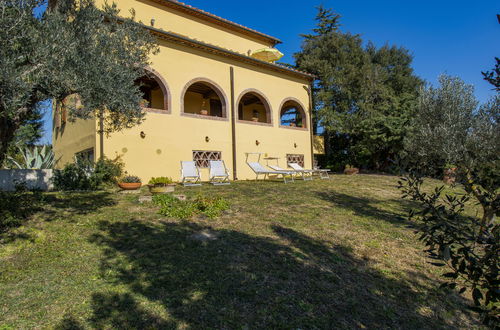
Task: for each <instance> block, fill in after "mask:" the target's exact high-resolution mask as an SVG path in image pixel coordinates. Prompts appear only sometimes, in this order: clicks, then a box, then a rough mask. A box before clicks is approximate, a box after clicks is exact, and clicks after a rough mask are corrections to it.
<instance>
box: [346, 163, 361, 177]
mask: <svg viewBox="0 0 500 330" xmlns="http://www.w3.org/2000/svg"><path fill="white" fill-rule="evenodd" d="M358 173H359V168H357V167H354V166H352V165H346V166H345V169H344V174H347V175H354V174H358Z"/></svg>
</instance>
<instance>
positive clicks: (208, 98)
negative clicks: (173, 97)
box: [182, 79, 227, 118]
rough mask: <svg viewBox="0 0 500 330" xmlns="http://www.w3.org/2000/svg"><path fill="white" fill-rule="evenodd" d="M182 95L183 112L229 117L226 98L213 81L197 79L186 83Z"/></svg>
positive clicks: (201, 115)
mask: <svg viewBox="0 0 500 330" xmlns="http://www.w3.org/2000/svg"><path fill="white" fill-rule="evenodd" d="M186 87H187V88H185V89H184V93H183V96H182V112H183V113H184V114H188V115H196V116H200V117H204V116H206V117H219V118H227V115H226V99H225V97H224V95H223V93H222V91H221V89H220V88H219V87H218V86H217V85H216V84H215V83H213V82H211V81H207V80H204V79H195V80H192V81H191V82H190V83H188V84H187V85H186Z"/></svg>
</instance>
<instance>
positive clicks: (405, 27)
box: [44, 0, 500, 141]
mask: <svg viewBox="0 0 500 330" xmlns="http://www.w3.org/2000/svg"><path fill="white" fill-rule="evenodd" d="M185 2H186V3H187V4H189V5H192V6H194V7H198V8H200V9H203V10H206V11H208V12H211V13H213V14H216V15H219V16H222V17H224V18H226V19H229V20H232V21H235V22H238V23H240V24H243V25H245V26H248V27H250V28H253V29H256V30H258V31H260V32H264V33H266V34H270V35H272V36H274V37H277V38H279V39H281V40H282V41H283V44H280V45H278V47H277V48H279V49H280V50H281V51H282V52H283V53H284V54H285V57H284V58H283V59H282V61H283V62H288V63H293V57H292V54H293V53H294V52H297V51H298V50H299V49H300V44H301V38H300V34H301V33H308V32H310V31H311V29H312V28H313V27H314V25H315V22H314V17H315V15H316V9H315V7H316V6H318V5H320V4H323V6H325V7H328V8H332V9H333V10H335V11H336V12H337V13H339V14H340V15H341V16H342V19H341V24H342V27H341V28H342V30H343V31H349V32H351V33H357V34H361V36H362V38H363V40H365V41H367V40H371V41H372V42H374V43H375V44H376V45H378V46H382V45H384V44H385V43H388V44H391V45H392V44H395V45H398V46H403V47H405V48H408V49H409V50H410V51H411V53H412V54H413V56H414V62H413V67H414V69H415V72H416V74H417V75H419V76H420V77H422V78H423V79H425V80H427V81H428V82H430V83H433V84H435V83H436V80H437V77H438V75H439V74H441V73H447V74H450V75H456V76H459V77H461V78H462V79H463V80H464V81H465V82H466V83H469V84H472V85H474V86H475V88H476V95H477V97H478V99H479V100H480V101H481V102H485V101H486V100H487V99H488V98H489V96H491V95H493V91H492V90H491V85H489V84H488V83H486V82H485V81H484V80H483V79H482V75H481V71H484V70H489V69H491V68H493V65H494V57H495V56H497V57H500V24H499V23H498V20H497V18H496V14H500V1H499V0H475V1H460V0H458V1H457V0H455V1H450V0H433V1H429V0H419V1H401V0H398V1H395V0H390V1H388V0H385V1H384V0H381V1H368V0H366V1H360V0H358V1H353V0H324V1H317V0H312V1H311V0H310V1H299V0H292V1H268V0H267V1H265V0H252V1H251V2H242V1H234V0H218V1H207V0H186V1H185ZM47 117H50V114H48V115H47ZM49 122H50V120H47V125H46V127H45V128H46V134H45V137H44V140H45V141H50V131H51V128H50V123H49Z"/></svg>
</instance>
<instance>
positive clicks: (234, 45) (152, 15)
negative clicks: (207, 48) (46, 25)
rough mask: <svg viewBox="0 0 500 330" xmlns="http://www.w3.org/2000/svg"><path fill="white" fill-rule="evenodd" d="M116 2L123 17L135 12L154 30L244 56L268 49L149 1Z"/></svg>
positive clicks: (97, 2) (138, 18)
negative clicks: (131, 10)
mask: <svg viewBox="0 0 500 330" xmlns="http://www.w3.org/2000/svg"><path fill="white" fill-rule="evenodd" d="M103 3H104V0H97V1H96V5H97V6H102V4H103ZM116 3H117V5H118V8H119V9H120V10H121V12H120V14H121V15H123V16H130V14H129V12H130V9H132V8H133V9H134V10H135V12H136V19H137V20H138V21H142V23H144V24H146V25H150V24H151V19H154V20H155V24H154V27H155V28H158V29H162V30H165V31H170V32H175V33H178V34H181V35H184V36H187V37H189V38H191V39H197V40H199V41H203V42H206V43H209V44H212V45H215V46H219V47H223V48H226V49H230V50H233V51H235V52H238V53H242V54H247V52H248V51H249V50H251V51H254V50H257V49H261V48H265V47H269V46H270V45H269V44H266V43H265V42H264V41H260V40H257V39H254V38H252V37H250V36H247V35H244V34H239V33H236V32H234V31H231V30H229V29H226V28H224V27H221V26H219V25H215V24H213V23H209V22H206V21H204V20H202V19H199V18H195V17H192V16H190V15H187V14H184V13H181V12H179V11H176V10H174V9H171V8H168V7H166V6H162V5H161V4H158V3H155V2H152V1H148V0H120V1H116Z"/></svg>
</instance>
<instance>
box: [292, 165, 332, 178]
mask: <svg viewBox="0 0 500 330" xmlns="http://www.w3.org/2000/svg"><path fill="white" fill-rule="evenodd" d="M288 166H290V167H291V168H293V169H294V170H295V171H302V172H306V173H311V175H312V174H314V173H316V174H318V175H319V177H320V179H330V176H329V175H328V172H330V170H326V169H324V170H323V169H320V168H318V169H314V170H306V169H304V168H303V167H302V166H300V165H299V164H297V163H288Z"/></svg>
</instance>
